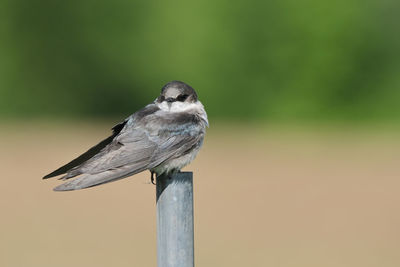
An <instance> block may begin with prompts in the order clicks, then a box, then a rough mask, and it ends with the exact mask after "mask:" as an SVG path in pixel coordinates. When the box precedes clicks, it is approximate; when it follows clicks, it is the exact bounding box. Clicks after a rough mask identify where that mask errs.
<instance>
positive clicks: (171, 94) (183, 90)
mask: <svg viewBox="0 0 400 267" xmlns="http://www.w3.org/2000/svg"><path fill="white" fill-rule="evenodd" d="M196 102H197V94H196V92H195V91H194V89H193V88H192V87H191V86H189V85H187V84H186V83H184V82H180V81H172V82H169V83H167V84H166V85H164V87H163V88H162V89H161V94H160V96H159V97H158V98H157V99H156V103H158V104H159V105H166V106H168V107H169V108H171V106H182V107H183V106H187V105H190V104H193V103H196Z"/></svg>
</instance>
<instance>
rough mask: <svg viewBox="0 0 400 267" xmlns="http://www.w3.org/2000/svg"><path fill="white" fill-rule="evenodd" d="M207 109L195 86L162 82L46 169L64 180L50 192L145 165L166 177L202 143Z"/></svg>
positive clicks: (106, 179) (112, 178)
mask: <svg viewBox="0 0 400 267" xmlns="http://www.w3.org/2000/svg"><path fill="white" fill-rule="evenodd" d="M207 127H209V123H208V117H207V113H206V111H205V109H204V106H203V104H202V103H201V102H200V101H199V99H198V96H197V93H196V91H195V90H194V89H193V88H192V87H191V86H190V85H188V84H186V83H184V82H181V81H171V82H168V83H167V84H165V85H164V86H163V87H162V89H161V93H160V95H159V96H158V97H157V98H156V99H155V100H154V101H153V102H152V103H150V104H148V105H146V106H145V107H144V108H142V109H140V110H139V111H137V112H135V113H134V114H132V115H130V116H129V117H128V118H126V119H125V120H124V121H123V122H121V123H119V124H117V125H115V126H114V127H113V128H112V135H111V136H109V137H108V138H106V139H104V140H103V141H101V142H100V143H98V144H97V145H95V146H93V147H92V148H90V149H89V150H88V151H86V152H85V153H83V154H82V155H80V156H79V157H77V158H76V159H74V160H72V161H71V162H69V163H67V164H65V165H64V166H62V167H60V168H58V169H57V170H55V171H53V172H51V173H49V174H47V175H46V176H44V177H43V179H47V178H51V177H55V176H59V175H61V174H63V176H62V177H61V178H59V180H63V181H66V182H65V183H63V184H61V185H58V186H57V187H55V188H54V191H71V190H78V189H83V188H89V187H93V186H98V185H102V184H105V183H109V182H113V181H117V180H120V179H123V178H126V177H129V176H132V175H135V174H137V173H140V172H143V171H145V170H149V171H150V173H151V182H152V183H153V184H154V175H155V176H156V177H159V176H160V175H167V176H171V175H172V174H174V173H177V172H180V170H181V169H182V168H183V167H185V166H186V165H188V164H189V163H190V162H191V161H192V160H193V159H194V158H195V157H196V155H197V153H198V152H199V150H200V148H201V147H202V144H203V141H204V136H205V132H206V128H207Z"/></svg>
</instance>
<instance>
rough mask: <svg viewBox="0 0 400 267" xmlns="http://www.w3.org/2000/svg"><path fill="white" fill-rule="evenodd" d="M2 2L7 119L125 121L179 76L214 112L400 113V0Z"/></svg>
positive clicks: (1, 110) (358, 117)
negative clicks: (114, 119)
mask: <svg viewBox="0 0 400 267" xmlns="http://www.w3.org/2000/svg"><path fill="white" fill-rule="evenodd" d="M0 5H1V7H0V20H1V23H0V30H1V36H2V38H1V39H2V40H1V42H0V57H1V63H0V117H2V118H20V117H24V118H26V117H28V118H29V117H56V116H57V117H72V118H74V117H78V116H79V117H80V118H81V117H88V118H92V117H112V118H114V117H118V118H122V117H124V116H127V115H129V114H131V113H133V112H134V111H135V110H137V109H138V108H140V107H142V106H144V105H145V104H147V103H149V102H150V101H153V100H154V98H155V97H156V96H157V94H158V93H159V90H160V88H161V87H162V85H163V84H165V83H166V82H168V81H170V80H182V81H185V82H187V83H188V84H190V85H192V86H193V87H194V88H195V89H196V90H197V91H198V93H199V95H200V99H201V100H202V102H203V103H204V104H205V106H206V108H207V111H208V113H209V116H210V117H212V118H220V119H227V120H228V119H229V120H244V119H246V120H254V121H267V120H270V121H337V120H339V121H351V122H353V121H367V122H370V121H388V122H397V121H398V119H399V118H400V105H399V103H400V75H399V73H400V52H399V50H400V28H399V22H400V21H399V20H400V19H399V10H400V9H399V7H400V2H399V1H396V0H385V1H376V0H374V1H372V0H350V1H349V0H346V1H344V0H338V1H317V0H302V1H295V0H280V1H276V0H273V1H226V0H218V1H197V2H189V1H126V0H115V1H104V0H100V1H99V0H97V1H76V0H74V1H54V0H36V1H23V0H2V1H1V3H0Z"/></svg>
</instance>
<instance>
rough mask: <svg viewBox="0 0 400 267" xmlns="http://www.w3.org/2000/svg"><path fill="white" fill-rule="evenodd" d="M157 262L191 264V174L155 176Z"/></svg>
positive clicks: (174, 266) (172, 266) (177, 266)
mask: <svg viewBox="0 0 400 267" xmlns="http://www.w3.org/2000/svg"><path fill="white" fill-rule="evenodd" d="M156 188H157V265H158V267H193V266H194V242H193V173H192V172H180V173H176V174H174V175H171V177H168V176H160V177H157V185H156Z"/></svg>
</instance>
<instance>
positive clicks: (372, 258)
mask: <svg viewBox="0 0 400 267" xmlns="http://www.w3.org/2000/svg"><path fill="white" fill-rule="evenodd" d="M93 125H94V126H93ZM212 126H213V127H214V129H213V128H212V129H211V130H210V131H209V134H208V136H207V137H206V141H205V146H204V148H203V150H202V151H201V152H200V154H199V156H198V158H197V159H196V161H195V162H194V163H193V164H191V165H190V166H189V167H187V168H186V170H192V171H194V173H195V185H194V186H195V187H194V188H195V192H194V196H195V258H196V265H197V266H207V267H211V266H216V267H220V266H229V267H234V266H240V267H242V266H280V267H286V266H293V267H294V266H296V267H299V266H304V267H311V266H316V267H317V266H318V267H321V266H324V267H329V266H351V267H356V266H360V267H368V266H379V267H381V266H385V267H386V266H387V267H389V266H393V267H394V266H396V267H397V266H400V253H399V251H400V227H399V226H400V212H399V207H400V139H399V137H400V134H398V133H392V134H389V133H387V132H386V133H385V131H380V130H379V129H374V130H373V131H364V130H362V129H359V130H355V131H346V130H345V129H342V130H334V131H328V130H323V131H313V130H304V129H303V130H302V129H298V130H293V129H290V128H285V129H283V128H279V127H274V128H271V129H269V128H268V127H266V128H265V129H259V130H256V129H255V128H249V130H247V131H246V130H244V128H243V127H242V128H241V127H234V126H231V127H220V128H219V129H215V128H218V127H217V126H215V124H214V125H212ZM109 128H110V125H109V124H103V123H97V124H96V123H92V122H88V123H86V124H85V123H82V122H79V123H77V122H69V123H68V124H59V125H58V124H45V123H21V124H16V123H13V124H8V125H2V126H1V131H0V148H1V149H0V164H1V179H0V212H1V217H0V266H4V267H16V266H24V267H25V266H40V267H47V266H51V267H53V266H57V267H63V266H85V267H89V266H93V267H94V266H96V267H101V266H104V267H105V266H107V267H108V266H121V267H122V266H156V227H155V221H156V218H155V215H156V214H155V187H154V186H153V185H151V184H149V178H150V176H149V173H148V172H146V173H142V174H140V175H137V176H135V177H131V178H128V179H124V180H121V181H118V182H115V183H111V184H108V185H104V186H100V187H94V188H91V189H88V190H81V191H75V192H53V191H52V188H53V187H55V186H56V185H58V184H60V181H57V180H56V179H51V180H41V177H42V176H43V175H45V174H47V173H48V172H50V171H52V170H54V169H55V168H57V167H59V166H60V165H61V164H63V163H66V162H67V161H69V160H70V159H72V158H73V157H75V156H77V155H78V154H79V153H81V152H84V151H86V149H88V148H89V147H90V146H91V145H93V144H95V143H96V142H97V141H100V140H101V139H102V138H104V137H106V136H107V135H108V134H109V133H110V131H109ZM72 129H73V130H72Z"/></svg>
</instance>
